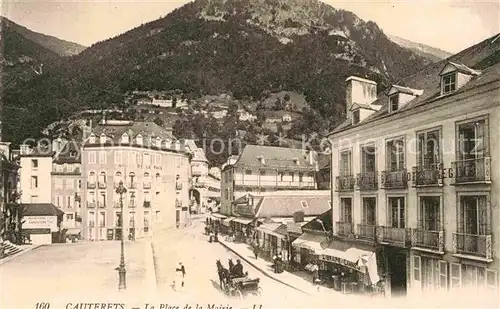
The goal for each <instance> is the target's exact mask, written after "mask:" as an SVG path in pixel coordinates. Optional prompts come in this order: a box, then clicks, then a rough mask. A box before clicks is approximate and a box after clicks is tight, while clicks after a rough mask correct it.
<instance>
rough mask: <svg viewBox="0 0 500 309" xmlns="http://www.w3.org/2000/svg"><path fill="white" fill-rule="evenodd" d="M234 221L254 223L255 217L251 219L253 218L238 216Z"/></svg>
mask: <svg viewBox="0 0 500 309" xmlns="http://www.w3.org/2000/svg"><path fill="white" fill-rule="evenodd" d="M233 221H234V222H238V223H241V224H245V225H247V224H250V223H252V221H253V219H251V218H243V217H236V218H235V219H234V220H233Z"/></svg>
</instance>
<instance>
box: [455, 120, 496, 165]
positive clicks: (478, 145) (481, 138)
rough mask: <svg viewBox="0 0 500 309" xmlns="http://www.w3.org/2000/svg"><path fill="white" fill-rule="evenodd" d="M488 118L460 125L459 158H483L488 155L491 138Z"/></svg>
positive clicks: (462, 159) (461, 159) (463, 159)
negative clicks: (489, 136) (489, 138)
mask: <svg viewBox="0 0 500 309" xmlns="http://www.w3.org/2000/svg"><path fill="white" fill-rule="evenodd" d="M487 134H488V123H487V122H486V119H481V120H478V121H473V122H468V123H464V124H460V125H458V137H457V138H458V145H457V146H458V149H457V155H458V160H460V161H465V160H471V162H472V161H473V159H477V158H483V157H485V156H487V155H488V149H489V145H488V144H489V140H488V137H487Z"/></svg>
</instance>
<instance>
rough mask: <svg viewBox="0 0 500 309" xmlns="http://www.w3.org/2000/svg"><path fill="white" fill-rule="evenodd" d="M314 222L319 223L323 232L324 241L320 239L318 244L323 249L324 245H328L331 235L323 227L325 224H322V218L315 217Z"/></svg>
mask: <svg viewBox="0 0 500 309" xmlns="http://www.w3.org/2000/svg"><path fill="white" fill-rule="evenodd" d="M316 222H318V223H319V224H321V227H322V228H323V232H325V236H326V238H325V241H321V242H320V246H321V247H322V248H323V249H325V248H326V247H328V246H329V245H330V243H331V242H332V238H331V237H332V235H330V233H329V232H328V231H327V230H326V229H325V225H324V224H323V220H321V219H320V218H316Z"/></svg>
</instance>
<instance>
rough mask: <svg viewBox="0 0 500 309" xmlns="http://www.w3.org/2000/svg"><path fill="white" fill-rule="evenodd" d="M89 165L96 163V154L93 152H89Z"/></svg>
mask: <svg viewBox="0 0 500 309" xmlns="http://www.w3.org/2000/svg"><path fill="white" fill-rule="evenodd" d="M88 159H89V163H91V164H95V163H96V153H95V151H89V158H88Z"/></svg>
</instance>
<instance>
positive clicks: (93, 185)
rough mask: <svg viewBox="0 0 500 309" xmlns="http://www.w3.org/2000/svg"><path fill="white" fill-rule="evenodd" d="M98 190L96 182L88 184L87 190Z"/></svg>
mask: <svg viewBox="0 0 500 309" xmlns="http://www.w3.org/2000/svg"><path fill="white" fill-rule="evenodd" d="M95 188H96V183H95V181H93V182H90V181H89V182H87V189H95Z"/></svg>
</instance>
